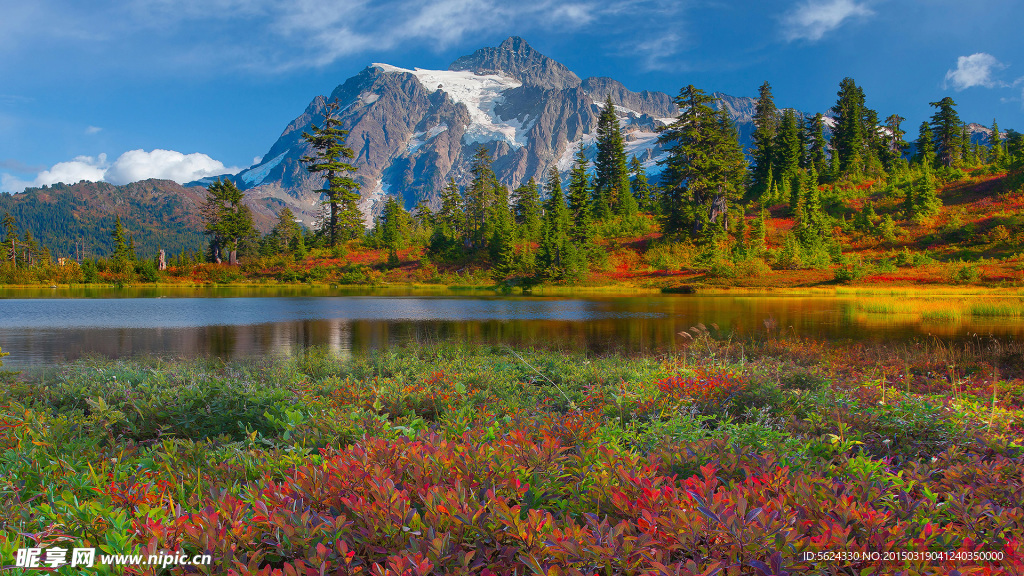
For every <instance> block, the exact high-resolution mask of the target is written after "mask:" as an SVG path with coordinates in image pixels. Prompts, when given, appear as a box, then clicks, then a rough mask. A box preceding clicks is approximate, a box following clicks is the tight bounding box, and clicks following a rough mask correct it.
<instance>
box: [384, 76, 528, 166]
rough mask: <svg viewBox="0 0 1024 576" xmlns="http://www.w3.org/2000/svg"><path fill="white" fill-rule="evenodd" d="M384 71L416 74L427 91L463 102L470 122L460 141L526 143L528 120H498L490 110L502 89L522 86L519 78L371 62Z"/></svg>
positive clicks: (515, 146) (496, 103) (497, 101)
mask: <svg viewBox="0 0 1024 576" xmlns="http://www.w3.org/2000/svg"><path fill="white" fill-rule="evenodd" d="M374 66H375V67H377V68H379V69H381V70H382V71H384V72H386V73H387V72H399V73H407V74H412V75H413V76H416V78H417V79H418V80H419V81H420V84H422V85H423V87H424V88H425V89H426V90H427V92H430V93H434V92H436V91H438V90H442V91H444V92H445V93H446V94H448V95H449V96H450V97H451V98H452V100H454V101H455V102H459V103H461V104H464V105H465V106H466V108H467V109H468V110H469V116H470V124H469V126H468V127H467V128H466V132H465V134H463V136H462V141H463V143H464V144H474V143H484V142H493V141H495V140H503V141H505V142H508V144H509V145H510V146H512V147H513V148H521V147H523V146H525V145H526V144H527V141H528V138H527V136H526V132H527V131H528V130H529V128H530V127H531V126H532V124H531V123H527V124H523V123H521V122H519V121H518V120H515V119H513V120H502V119H501V118H499V117H498V115H497V114H496V113H495V112H494V108H495V106H497V105H498V104H500V103H501V102H502V100H503V96H502V93H503V92H505V91H506V90H510V89H512V88H518V87H520V86H522V85H523V84H522V82H520V81H519V80H516V79H515V78H509V77H508V76H501V75H499V74H474V73H473V72H470V71H468V70H458V71H453V70H424V69H423V68H415V69H413V70H408V69H406V68H399V67H397V66H392V65H390V64H379V63H375V64H374Z"/></svg>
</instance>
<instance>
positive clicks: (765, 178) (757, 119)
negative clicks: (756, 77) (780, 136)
mask: <svg viewBox="0 0 1024 576" xmlns="http://www.w3.org/2000/svg"><path fill="white" fill-rule="evenodd" d="M758 92H759V96H758V99H757V108H756V109H755V111H754V126H755V129H754V133H753V134H752V135H751V141H752V143H753V147H752V148H751V151H750V153H751V156H752V158H753V164H752V165H751V174H750V180H751V193H752V194H753V195H754V196H755V197H757V198H764V197H766V196H768V195H769V194H770V193H771V187H772V178H771V174H772V164H773V163H774V161H775V160H774V159H775V136H776V133H777V131H778V127H779V111H778V109H777V108H776V107H775V99H774V97H773V96H772V87H771V85H770V84H768V83H767V82H765V83H764V84H762V85H761V88H760V89H759V91H758Z"/></svg>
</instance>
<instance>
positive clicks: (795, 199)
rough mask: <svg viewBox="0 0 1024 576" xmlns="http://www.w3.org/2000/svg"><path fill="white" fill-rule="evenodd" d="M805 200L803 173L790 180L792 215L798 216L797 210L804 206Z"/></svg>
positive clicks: (794, 175)
mask: <svg viewBox="0 0 1024 576" xmlns="http://www.w3.org/2000/svg"><path fill="white" fill-rule="evenodd" d="M803 200H804V175H803V173H802V172H797V173H796V174H793V176H792V177H791V178H790V179H789V198H788V201H789V210H790V212H791V213H793V214H796V212H797V209H798V208H799V207H800V206H801V205H802V204H803Z"/></svg>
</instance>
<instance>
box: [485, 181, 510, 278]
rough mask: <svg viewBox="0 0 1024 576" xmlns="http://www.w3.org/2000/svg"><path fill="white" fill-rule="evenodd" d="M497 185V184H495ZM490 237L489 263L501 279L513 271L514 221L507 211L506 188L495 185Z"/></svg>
mask: <svg viewBox="0 0 1024 576" xmlns="http://www.w3.org/2000/svg"><path fill="white" fill-rule="evenodd" d="M495 183H496V184H497V182H495ZM488 220H489V221H490V233H491V237H490V239H489V242H488V249H489V251H490V256H491V262H493V263H495V266H496V267H497V271H498V273H499V274H501V277H502V278H503V277H505V276H507V275H508V274H510V273H511V272H512V271H513V269H514V267H515V266H514V263H513V261H512V256H513V255H514V254H515V251H514V247H515V235H516V230H515V220H514V218H513V216H512V211H511V210H510V209H509V202H508V188H506V187H505V186H502V185H500V184H497V185H496V186H495V188H494V204H493V205H492V206H491V210H490V215H489V217H488Z"/></svg>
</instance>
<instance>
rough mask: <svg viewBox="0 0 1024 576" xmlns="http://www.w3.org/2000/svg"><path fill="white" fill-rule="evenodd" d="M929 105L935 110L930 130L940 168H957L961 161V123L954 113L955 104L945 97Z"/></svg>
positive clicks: (958, 116) (957, 115)
mask: <svg viewBox="0 0 1024 576" xmlns="http://www.w3.org/2000/svg"><path fill="white" fill-rule="evenodd" d="M929 105H930V106H932V107H933V108H936V111H935V114H933V115H932V122H931V128H932V131H933V132H934V134H935V144H936V146H935V148H936V149H935V153H936V155H937V156H938V162H939V164H940V165H942V166H959V165H960V164H961V162H962V160H963V147H962V146H963V130H962V128H961V127H962V125H963V122H961V121H960V115H959V114H957V112H956V102H954V101H953V99H952V98H950V97H949V96H946V97H945V98H943V99H942V100H939V101H938V102H930V103H929Z"/></svg>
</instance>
